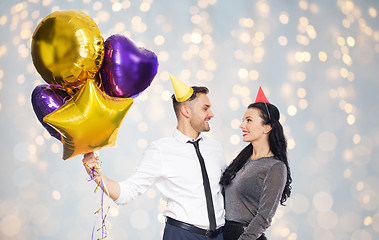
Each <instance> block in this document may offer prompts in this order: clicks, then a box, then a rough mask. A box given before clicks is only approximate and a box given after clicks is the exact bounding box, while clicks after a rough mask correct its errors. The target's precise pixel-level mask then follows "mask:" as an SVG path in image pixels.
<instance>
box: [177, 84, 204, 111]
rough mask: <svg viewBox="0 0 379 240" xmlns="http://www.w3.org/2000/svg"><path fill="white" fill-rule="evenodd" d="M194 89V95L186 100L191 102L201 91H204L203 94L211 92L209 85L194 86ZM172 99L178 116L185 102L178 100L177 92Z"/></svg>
mask: <svg viewBox="0 0 379 240" xmlns="http://www.w3.org/2000/svg"><path fill="white" fill-rule="evenodd" d="M192 89H193V93H192V95H191V96H190V97H189V98H188V99H187V100H185V101H184V102H190V101H192V100H194V99H195V98H196V97H197V95H198V94H200V93H203V94H208V93H209V89H208V88H207V87H203V86H192ZM171 99H172V106H173V108H174V111H175V115H176V117H177V118H178V117H179V108H180V105H181V104H182V103H184V102H178V101H176V98H175V94H172V96H171Z"/></svg>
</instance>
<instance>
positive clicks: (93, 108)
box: [43, 79, 133, 160]
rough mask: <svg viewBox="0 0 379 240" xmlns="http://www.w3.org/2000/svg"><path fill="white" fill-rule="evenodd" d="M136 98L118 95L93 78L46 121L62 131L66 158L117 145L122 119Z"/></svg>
mask: <svg viewBox="0 0 379 240" xmlns="http://www.w3.org/2000/svg"><path fill="white" fill-rule="evenodd" d="M132 104H133V99H132V98H114V97H110V96H108V95H106V94H105V93H104V92H102V91H101V90H100V89H99V88H98V86H97V85H96V84H95V83H94V82H93V80H91V79H89V80H88V81H87V82H86V84H85V85H84V86H83V87H82V88H81V89H80V90H79V92H77V93H76V94H75V95H74V96H73V97H72V98H71V99H70V100H69V101H67V102H66V103H65V104H64V105H62V106H61V107H60V108H58V109H57V110H55V111H54V112H52V113H50V114H48V115H46V116H45V117H44V118H43V121H44V122H46V123H47V124H49V125H50V126H52V127H53V128H54V129H55V130H56V131H58V132H59V133H60V134H61V139H62V143H63V159H64V160H66V159H69V158H72V157H74V156H77V155H79V154H84V153H87V152H90V151H95V150H99V149H101V148H103V147H107V146H109V147H110V146H115V144H116V138H117V133H118V130H119V128H120V125H121V122H122V120H123V119H124V117H125V115H126V113H127V112H128V110H129V108H130V107H131V106H132Z"/></svg>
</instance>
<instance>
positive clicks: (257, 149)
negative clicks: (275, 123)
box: [250, 141, 274, 160]
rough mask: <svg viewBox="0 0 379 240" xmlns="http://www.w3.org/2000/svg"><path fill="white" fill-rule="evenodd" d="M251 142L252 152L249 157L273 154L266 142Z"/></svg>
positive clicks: (255, 157)
mask: <svg viewBox="0 0 379 240" xmlns="http://www.w3.org/2000/svg"><path fill="white" fill-rule="evenodd" d="M251 144H252V145H253V154H252V155H251V156H250V158H251V159H253V160H255V159H259V158H263V157H272V156H274V154H273V153H272V151H271V149H270V145H269V144H268V142H262V141H261V142H252V143H251Z"/></svg>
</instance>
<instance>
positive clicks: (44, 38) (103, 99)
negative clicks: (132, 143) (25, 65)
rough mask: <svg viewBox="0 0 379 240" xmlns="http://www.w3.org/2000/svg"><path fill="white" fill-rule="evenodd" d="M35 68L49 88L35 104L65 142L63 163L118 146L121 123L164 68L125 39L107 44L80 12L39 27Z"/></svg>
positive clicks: (35, 96)
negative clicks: (134, 99)
mask: <svg viewBox="0 0 379 240" xmlns="http://www.w3.org/2000/svg"><path fill="white" fill-rule="evenodd" d="M31 55H32V60H33V63H34V66H35V67H36V69H37V71H38V73H39V74H40V75H41V76H42V78H43V79H44V80H45V81H46V83H47V84H43V85H39V86H37V87H36V88H35V89H34V90H33V93H32V96H31V102H32V105H33V109H34V112H35V114H36V115H37V118H38V120H39V121H40V122H41V123H42V125H43V127H45V129H46V130H47V131H48V132H49V133H50V135H51V136H53V137H54V138H56V139H58V140H60V141H61V142H62V143H63V159H64V160H66V159H69V158H72V157H74V156H77V155H79V154H84V153H87V152H90V151H95V150H99V149H101V148H104V147H107V146H114V145H115V142H116V138H117V133H118V129H119V128H120V125H121V122H122V120H123V118H124V117H125V115H126V113H127V112H128V110H129V108H130V107H131V105H132V104H133V98H135V97H137V96H138V95H139V94H140V93H141V92H142V91H144V90H145V89H146V88H147V87H148V86H149V85H150V84H151V82H152V80H153V79H154V77H155V75H156V74H157V70H158V60H157V56H156V55H155V54H154V53H153V52H151V51H149V50H147V49H144V48H139V47H137V46H136V45H135V44H134V43H133V42H132V41H131V40H130V39H128V38H126V37H125V36H122V35H113V36H110V37H109V38H108V39H107V40H106V41H105V42H104V40H103V37H102V35H101V32H100V30H99V29H98V27H97V25H96V23H95V22H94V21H93V19H91V18H90V17H89V16H87V15H86V14H84V13H83V12H81V11H79V10H64V11H57V12H53V13H51V14H50V15H48V16H47V17H45V18H44V19H43V20H42V21H41V22H40V24H39V25H38V26H37V28H36V30H35V32H34V34H33V37H32V44H31Z"/></svg>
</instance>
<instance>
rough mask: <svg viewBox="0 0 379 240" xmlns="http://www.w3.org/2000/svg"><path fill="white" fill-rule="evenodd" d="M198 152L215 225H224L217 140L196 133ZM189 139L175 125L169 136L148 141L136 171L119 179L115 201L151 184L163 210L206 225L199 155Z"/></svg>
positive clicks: (125, 199) (222, 163) (221, 159)
mask: <svg viewBox="0 0 379 240" xmlns="http://www.w3.org/2000/svg"><path fill="white" fill-rule="evenodd" d="M199 138H201V140H200V141H199V145H200V152H201V155H202V156H203V158H204V162H205V166H206V169H207V173H208V177H209V182H210V187H211V191H212V199H213V205H214V209H215V217H216V225H217V228H219V227H221V226H223V225H224V223H225V220H224V199H223V196H222V194H221V186H220V184H219V181H220V177H221V174H222V172H223V171H224V170H225V168H226V161H225V157H224V152H223V149H222V146H221V144H219V143H218V142H217V141H215V140H213V139H210V138H206V137H204V136H202V135H201V134H200V135H199V137H198V139H199ZM189 140H193V139H191V138H189V137H187V136H186V135H184V134H182V133H181V132H180V131H179V130H177V129H175V131H174V134H173V136H172V137H167V138H161V139H159V140H157V141H154V142H152V143H151V144H150V146H149V148H148V149H147V150H146V151H145V154H144V156H143V158H142V160H141V162H140V163H139V165H138V167H137V170H136V172H135V173H134V174H133V175H132V176H131V177H130V178H128V179H126V180H125V181H122V182H119V184H120V188H121V192H120V196H119V198H118V199H116V201H115V202H116V203H117V204H126V203H128V202H130V201H132V200H133V199H135V198H136V197H137V196H139V195H140V194H142V193H144V192H145V191H146V190H147V189H148V188H149V187H150V186H151V185H152V184H155V186H156V187H157V189H158V190H159V191H160V192H161V194H162V197H163V199H164V200H165V201H166V202H167V208H166V210H165V211H164V212H163V214H164V215H165V216H167V217H171V218H174V219H176V220H179V221H182V222H186V223H189V224H192V225H195V226H197V227H200V228H203V229H209V219H208V212H207V204H206V199H205V193H204V187H203V178H202V175H201V167H200V163H199V159H198V157H197V155H196V151H195V148H194V146H193V145H192V144H190V143H187V142H188V141H189Z"/></svg>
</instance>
